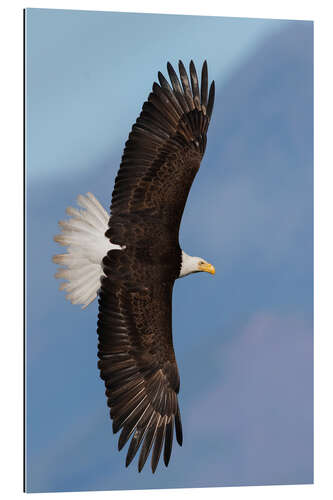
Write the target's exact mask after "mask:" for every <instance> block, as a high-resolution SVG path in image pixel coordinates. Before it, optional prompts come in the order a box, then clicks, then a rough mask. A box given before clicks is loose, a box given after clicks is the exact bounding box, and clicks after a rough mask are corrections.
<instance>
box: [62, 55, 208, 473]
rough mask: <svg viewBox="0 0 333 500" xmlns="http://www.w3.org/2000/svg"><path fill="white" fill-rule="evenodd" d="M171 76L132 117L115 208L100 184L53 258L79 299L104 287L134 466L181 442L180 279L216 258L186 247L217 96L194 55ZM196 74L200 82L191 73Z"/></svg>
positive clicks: (109, 381) (106, 354) (104, 365)
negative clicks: (183, 230) (175, 318)
mask: <svg viewBox="0 0 333 500" xmlns="http://www.w3.org/2000/svg"><path fill="white" fill-rule="evenodd" d="M167 67H168V73H169V78H170V81H171V86H170V84H169V83H168V81H167V80H166V79H165V78H164V76H163V75H162V74H161V73H159V74H158V78H159V84H157V83H154V84H153V88H152V92H151V93H150V94H149V96H148V100H147V101H146V102H145V103H144V104H143V107H142V111H141V114H140V116H139V117H138V119H137V120H136V123H135V124H134V125H133V127H132V130H131V132H130V134H129V138H128V140H127V142H126V144H125V149H124V152H123V156H122V159H121V164H120V168H119V171H118V174H117V177H116V180H115V186H114V190H113V194H112V200H111V207H110V214H107V212H106V211H105V210H104V208H103V207H102V206H101V205H100V203H99V202H98V200H97V199H96V198H95V197H94V196H93V195H92V194H91V193H87V195H86V196H83V195H79V197H78V204H79V206H80V207H81V209H79V210H77V209H75V208H72V207H69V208H68V209H67V213H68V215H69V216H70V217H71V218H70V219H69V220H68V221H61V222H60V226H61V230H62V234H60V235H58V236H56V237H55V240H56V241H57V242H58V243H60V244H62V245H64V246H67V247H68V250H67V253H65V254H60V255H56V256H55V257H54V258H53V260H54V262H55V263H57V264H60V265H61V266H63V267H62V268H61V269H60V270H59V271H58V273H57V274H56V277H58V278H63V279H65V280H67V281H66V282H65V283H62V285H61V289H64V290H66V291H67V292H68V294H67V298H68V299H69V300H71V302H72V303H77V304H82V305H83V307H86V306H87V305H88V304H89V303H91V302H92V301H93V300H94V298H96V296H98V303H99V313H98V322H97V334H98V358H99V361H98V368H99V370H100V377H101V378H102V379H103V380H104V383H105V388H106V397H107V404H108V406H109V408H110V416H111V419H112V420H113V431H114V432H115V433H117V432H118V431H121V433H120V436H119V441H118V448H119V450H120V449H122V448H123V446H124V445H125V444H126V443H127V442H128V441H129V447H128V450H127V456H126V466H127V465H129V464H130V462H131V461H132V460H133V458H134V456H135V455H136V453H137V452H138V450H139V449H140V455H139V460H138V470H139V471H141V470H142V468H143V466H144V464H145V462H146V460H147V458H148V455H149V453H150V452H151V467H152V471H153V472H155V470H156V467H157V464H158V462H159V458H160V456H161V454H163V459H164V463H165V465H166V466H167V465H168V463H169V460H170V456H171V449H172V442H173V435H174V433H175V435H176V439H177V441H178V443H179V444H180V445H181V444H182V439H183V437H182V436H183V435H182V425H181V418H180V410H179V404H178V397H177V394H178V392H179V385H180V383H179V372H178V367H177V363H176V358H175V353H174V349H173V342H172V291H173V287H174V283H175V280H176V279H177V278H180V277H183V276H186V275H188V274H191V273H194V272H199V271H207V272H210V273H212V274H214V272H215V270H214V267H213V266H212V265H211V264H209V263H208V262H206V261H205V260H203V259H201V258H200V257H192V256H189V255H187V254H186V253H185V252H184V251H182V250H181V248H180V245H179V228H180V223H181V218H182V215H183V211H184V207H185V204H186V200H187V198H188V194H189V191H190V188H191V185H192V183H193V180H194V178H195V176H196V173H197V172H198V169H199V167H200V163H201V160H202V157H203V154H204V152H205V148H206V134H207V129H208V125H209V122H210V118H211V113H212V109H213V103H214V82H212V84H211V86H210V90H209V95H208V72H207V64H206V62H204V64H203V66H202V72H201V85H199V80H198V76H197V73H196V69H195V66H194V64H193V62H192V61H191V63H190V79H189V78H188V75H187V72H186V70H185V68H184V65H183V63H182V62H181V61H180V62H179V74H180V81H179V79H178V76H177V75H176V72H175V71H174V69H173V67H172V66H171V64H169V63H168V66H167ZM190 82H191V83H190Z"/></svg>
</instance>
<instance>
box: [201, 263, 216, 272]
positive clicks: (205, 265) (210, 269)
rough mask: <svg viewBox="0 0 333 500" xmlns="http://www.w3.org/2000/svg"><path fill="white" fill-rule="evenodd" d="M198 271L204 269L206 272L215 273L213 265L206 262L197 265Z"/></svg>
mask: <svg viewBox="0 0 333 500" xmlns="http://www.w3.org/2000/svg"><path fill="white" fill-rule="evenodd" d="M198 268H199V271H205V272H206V273H210V274H215V267H214V266H213V265H212V264H209V263H208V262H204V263H203V264H199V265H198Z"/></svg>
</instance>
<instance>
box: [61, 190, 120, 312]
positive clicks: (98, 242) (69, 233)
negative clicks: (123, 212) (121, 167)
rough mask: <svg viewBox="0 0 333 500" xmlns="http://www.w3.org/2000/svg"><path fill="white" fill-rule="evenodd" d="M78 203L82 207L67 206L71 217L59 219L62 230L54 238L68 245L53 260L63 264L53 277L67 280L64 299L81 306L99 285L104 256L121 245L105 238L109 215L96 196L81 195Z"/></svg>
mask: <svg viewBox="0 0 333 500" xmlns="http://www.w3.org/2000/svg"><path fill="white" fill-rule="evenodd" d="M77 203H78V205H79V206H80V207H81V209H76V208H73V207H68V208H67V209H66V212H67V214H68V215H69V216H70V218H69V219H68V220H65V221H60V222H59V226H60V229H61V233H60V234H58V235H57V236H55V237H54V241H56V242H57V243H59V244H60V245H63V246H67V253H64V254H58V255H55V256H54V257H53V259H52V260H53V262H54V263H55V264H59V265H60V266H62V267H60V268H59V269H58V272H57V273H56V274H55V277H56V278H60V279H64V280H66V281H65V282H63V283H61V285H60V290H65V291H66V292H68V293H67V295H66V299H67V300H70V301H71V303H72V304H82V309H84V308H85V307H87V306H88V305H89V304H90V303H91V302H92V301H93V300H94V299H95V298H96V296H97V293H98V290H99V288H100V279H101V276H103V275H104V273H103V268H102V260H103V257H104V256H105V255H106V254H107V252H108V251H109V250H112V249H120V247H119V245H113V244H112V243H111V242H110V240H109V239H108V238H106V237H105V231H106V230H107V228H108V221H109V215H108V214H107V212H106V211H105V210H104V208H103V207H102V205H101V204H100V203H99V201H98V200H97V199H96V198H95V196H94V195H93V194H91V193H87V194H86V195H85V196H84V195H81V194H80V195H79V196H78V197H77Z"/></svg>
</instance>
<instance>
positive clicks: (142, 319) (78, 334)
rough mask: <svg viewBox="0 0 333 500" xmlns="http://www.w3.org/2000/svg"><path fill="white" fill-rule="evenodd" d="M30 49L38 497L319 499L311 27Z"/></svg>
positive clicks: (48, 32) (31, 347)
mask: <svg viewBox="0 0 333 500" xmlns="http://www.w3.org/2000/svg"><path fill="white" fill-rule="evenodd" d="M24 31H25V47H24V49H25V191H26V206H25V215H26V225H25V242H26V255H25V264H26V303H25V312H26V330H25V490H26V491H28V492H62V491H89V490H126V489H148V488H149V489H150V488H156V489H160V488H196V487H210V486H214V487H217V486H221V487H222V486H241V485H242V486H250V485H273V484H308V483H312V482H313V23H312V22H310V21H281V20H274V19H246V18H223V17H200V16H178V15H159V14H134V13H133V14H131V13H119V12H93V11H70V10H49V9H27V10H25V12H24ZM181 278H184V279H181Z"/></svg>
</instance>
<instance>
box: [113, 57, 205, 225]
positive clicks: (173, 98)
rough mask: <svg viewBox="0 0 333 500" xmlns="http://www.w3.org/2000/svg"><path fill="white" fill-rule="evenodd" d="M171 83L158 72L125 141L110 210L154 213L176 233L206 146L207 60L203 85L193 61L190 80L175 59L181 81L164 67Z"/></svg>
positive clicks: (130, 212) (121, 212)
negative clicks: (156, 78) (146, 99)
mask: <svg viewBox="0 0 333 500" xmlns="http://www.w3.org/2000/svg"><path fill="white" fill-rule="evenodd" d="M167 68H168V73H169V77H170V80H171V84H172V87H171V86H170V85H169V83H168V82H167V80H166V79H165V78H164V76H163V75H162V74H161V73H159V74H158V78H159V82H160V85H158V84H157V83H154V85H153V89H152V92H151V93H150V94H149V97H148V101H147V102H145V103H144V105H143V107H142V112H141V114H140V116H139V117H138V119H137V121H136V123H135V124H134V125H133V127H132V131H131V132H130V134H129V138H128V140H127V142H126V145H125V149H124V153H123V157H122V161H121V165H120V169H119V172H118V175H117V178H116V181H115V187H114V191H113V194H112V203H111V213H112V216H113V215H126V214H133V213H145V214H149V215H152V216H156V217H158V218H159V220H161V221H164V223H166V224H167V225H168V226H172V227H173V229H175V230H176V231H177V228H179V224H180V221H181V217H182V214H183V210H184V207H185V203H186V200H187V196H188V193H189V190H190V188H191V185H192V182H193V180H194V177H195V175H196V173H197V171H198V169H199V167H200V162H201V159H202V156H203V154H204V152H205V147H206V134H207V129H208V125H209V122H210V118H211V114H212V110H213V104H214V81H213V82H212V84H211V86H210V90H209V97H208V72H207V63H206V61H205V62H204V64H203V66H202V74H201V88H200V86H199V82H198V77H197V73H196V69H195V66H194V64H193V61H191V63H190V81H191V83H190V81H189V78H188V75H187V73H186V70H185V68H184V65H183V63H182V62H181V61H179V73H180V81H179V79H178V77H177V75H176V73H175V71H174V69H173V67H172V66H171V64H170V63H168V65H167Z"/></svg>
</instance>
